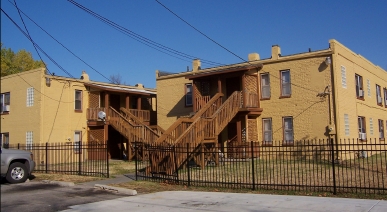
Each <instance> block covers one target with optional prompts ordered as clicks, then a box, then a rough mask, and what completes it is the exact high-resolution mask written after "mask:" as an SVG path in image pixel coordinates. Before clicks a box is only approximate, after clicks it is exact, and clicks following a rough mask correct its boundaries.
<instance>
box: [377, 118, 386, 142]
mask: <svg viewBox="0 0 387 212" xmlns="http://www.w3.org/2000/svg"><path fill="white" fill-rule="evenodd" d="M378 128H379V141H384V140H385V136H386V134H385V132H384V120H383V119H378Z"/></svg>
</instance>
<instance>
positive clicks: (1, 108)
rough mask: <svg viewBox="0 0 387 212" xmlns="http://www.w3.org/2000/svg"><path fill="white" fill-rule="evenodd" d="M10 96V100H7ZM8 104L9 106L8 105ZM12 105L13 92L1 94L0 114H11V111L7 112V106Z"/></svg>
mask: <svg viewBox="0 0 387 212" xmlns="http://www.w3.org/2000/svg"><path fill="white" fill-rule="evenodd" d="M7 96H8V98H6V97H7ZM7 103H8V104H7ZM10 105H11V92H4V93H1V94H0V113H1V114H9V110H8V111H5V106H9V107H10Z"/></svg>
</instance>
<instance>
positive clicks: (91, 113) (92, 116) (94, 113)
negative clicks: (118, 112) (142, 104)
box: [86, 107, 150, 123]
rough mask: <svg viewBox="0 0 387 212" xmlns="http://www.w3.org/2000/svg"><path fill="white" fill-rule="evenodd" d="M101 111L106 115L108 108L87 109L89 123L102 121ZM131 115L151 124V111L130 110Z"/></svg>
mask: <svg viewBox="0 0 387 212" xmlns="http://www.w3.org/2000/svg"><path fill="white" fill-rule="evenodd" d="M100 111H103V112H105V114H107V113H106V111H107V110H106V108H104V107H100V108H87V111H86V119H87V120H88V121H102V120H101V119H99V118H98V113H99V112H100ZM129 111H130V113H132V114H133V115H134V116H136V117H137V118H138V119H139V120H140V121H142V122H147V123H149V121H150V111H149V110H136V109H129Z"/></svg>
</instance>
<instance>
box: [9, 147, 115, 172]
mask: <svg viewBox="0 0 387 212" xmlns="http://www.w3.org/2000/svg"><path fill="white" fill-rule="evenodd" d="M4 148H9V149H23V150H28V151H31V152H32V154H33V160H34V161H35V163H36V166H35V171H34V172H43V173H62V174H70V175H84V176H98V177H109V162H108V151H107V145H106V144H94V143H82V142H80V143H76V144H74V143H42V144H33V145H25V144H9V145H7V146H5V147H4Z"/></svg>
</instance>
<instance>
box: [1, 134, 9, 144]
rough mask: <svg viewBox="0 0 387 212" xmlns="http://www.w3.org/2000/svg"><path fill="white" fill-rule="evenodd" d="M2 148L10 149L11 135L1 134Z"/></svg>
mask: <svg viewBox="0 0 387 212" xmlns="http://www.w3.org/2000/svg"><path fill="white" fill-rule="evenodd" d="M0 146H1V147H4V148H8V146H9V133H1V137H0Z"/></svg>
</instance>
